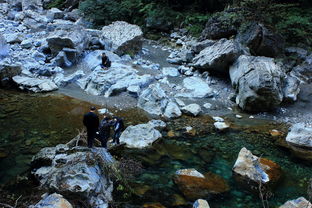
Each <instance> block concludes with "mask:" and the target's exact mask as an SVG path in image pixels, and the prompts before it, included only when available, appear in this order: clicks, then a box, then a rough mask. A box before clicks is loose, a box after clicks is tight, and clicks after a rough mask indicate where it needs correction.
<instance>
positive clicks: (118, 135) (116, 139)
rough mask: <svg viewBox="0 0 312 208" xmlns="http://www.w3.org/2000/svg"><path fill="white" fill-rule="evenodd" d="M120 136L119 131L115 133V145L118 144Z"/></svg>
mask: <svg viewBox="0 0 312 208" xmlns="http://www.w3.org/2000/svg"><path fill="white" fill-rule="evenodd" d="M120 135H121V131H120V130H119V131H117V133H116V137H115V142H116V143H117V144H119V137H120Z"/></svg>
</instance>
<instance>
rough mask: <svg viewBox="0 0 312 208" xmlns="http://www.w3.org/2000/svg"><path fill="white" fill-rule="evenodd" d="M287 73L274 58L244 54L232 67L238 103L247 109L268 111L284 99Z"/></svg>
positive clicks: (232, 77)
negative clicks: (283, 87) (284, 81)
mask: <svg viewBox="0 0 312 208" xmlns="http://www.w3.org/2000/svg"><path fill="white" fill-rule="evenodd" d="M284 77H285V74H284V73H283V72H282V70H281V67H280V66H279V65H277V64H276V63H275V62H274V59H272V58H267V57H254V56H245V55H242V56H241V57H239V59H238V60H237V61H236V62H235V64H234V65H233V66H231V68H230V78H231V81H232V85H233V87H234V89H235V90H236V92H237V96H236V103H237V104H238V105H239V107H241V108H242V109H243V110H246V111H253V112H256V111H267V110H271V109H274V108H275V107H277V106H278V105H279V104H280V103H281V102H282V100H283V91H282V85H283V79H284Z"/></svg>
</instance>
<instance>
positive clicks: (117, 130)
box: [113, 116, 124, 144]
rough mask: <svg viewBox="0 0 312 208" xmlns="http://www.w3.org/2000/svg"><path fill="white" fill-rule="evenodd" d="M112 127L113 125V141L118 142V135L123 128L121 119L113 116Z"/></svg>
mask: <svg viewBox="0 0 312 208" xmlns="http://www.w3.org/2000/svg"><path fill="white" fill-rule="evenodd" d="M113 127H114V135H113V143H116V144H119V137H120V135H121V133H122V131H123V130H124V123H123V120H122V119H121V118H118V117H117V116H115V117H114V118H113Z"/></svg>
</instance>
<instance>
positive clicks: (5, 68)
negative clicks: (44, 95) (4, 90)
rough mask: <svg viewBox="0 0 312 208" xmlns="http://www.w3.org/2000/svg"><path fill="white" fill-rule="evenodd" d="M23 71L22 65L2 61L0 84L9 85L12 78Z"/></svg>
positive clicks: (0, 63)
mask: <svg viewBox="0 0 312 208" xmlns="http://www.w3.org/2000/svg"><path fill="white" fill-rule="evenodd" d="M21 72H22V67H21V66H20V65H17V64H8V63H5V62H0V86H7V85H8V84H10V82H12V78H13V77H14V76H16V75H19V74H20V73H21Z"/></svg>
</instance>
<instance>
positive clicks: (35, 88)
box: [13, 76, 58, 92]
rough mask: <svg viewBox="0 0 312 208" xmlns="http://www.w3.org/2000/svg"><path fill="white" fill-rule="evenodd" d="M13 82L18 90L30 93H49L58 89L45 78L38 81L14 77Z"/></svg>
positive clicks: (36, 79)
mask: <svg viewBox="0 0 312 208" xmlns="http://www.w3.org/2000/svg"><path fill="white" fill-rule="evenodd" d="M13 81H14V82H15V83H16V84H17V85H18V87H19V88H20V89H22V90H29V91H32V92H49V91H54V90H57V89H58V87H57V86H56V84H55V83H54V82H52V81H51V80H50V79H46V78H41V79H40V78H31V77H25V76H14V77H13Z"/></svg>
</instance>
